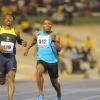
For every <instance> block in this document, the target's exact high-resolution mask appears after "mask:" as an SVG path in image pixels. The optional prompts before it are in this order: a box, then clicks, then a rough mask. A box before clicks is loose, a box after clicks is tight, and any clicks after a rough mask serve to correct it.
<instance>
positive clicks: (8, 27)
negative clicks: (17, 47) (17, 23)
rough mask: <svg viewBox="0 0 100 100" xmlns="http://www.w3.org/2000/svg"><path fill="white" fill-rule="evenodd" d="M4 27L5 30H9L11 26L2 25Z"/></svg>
mask: <svg viewBox="0 0 100 100" xmlns="http://www.w3.org/2000/svg"><path fill="white" fill-rule="evenodd" d="M4 27H5V28H6V29H11V27H12V25H9V26H8V25H4Z"/></svg>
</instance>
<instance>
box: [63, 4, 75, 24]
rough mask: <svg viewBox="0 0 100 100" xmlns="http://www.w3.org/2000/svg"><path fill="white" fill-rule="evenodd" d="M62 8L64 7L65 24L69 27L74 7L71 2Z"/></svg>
mask: <svg viewBox="0 0 100 100" xmlns="http://www.w3.org/2000/svg"><path fill="white" fill-rule="evenodd" d="M64 7H65V18H64V19H65V22H66V23H67V24H68V25H71V24H72V20H73V12H74V10H75V8H74V5H73V3H72V2H69V3H65V5H64Z"/></svg>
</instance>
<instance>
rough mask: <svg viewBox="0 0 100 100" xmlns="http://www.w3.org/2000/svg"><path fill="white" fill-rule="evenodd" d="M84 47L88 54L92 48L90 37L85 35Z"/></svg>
mask: <svg viewBox="0 0 100 100" xmlns="http://www.w3.org/2000/svg"><path fill="white" fill-rule="evenodd" d="M85 48H86V49H87V53H88V54H90V52H91V50H92V49H93V43H92V40H91V38H90V37H87V39H86V41H85Z"/></svg>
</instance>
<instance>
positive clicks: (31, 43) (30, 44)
mask: <svg viewBox="0 0 100 100" xmlns="http://www.w3.org/2000/svg"><path fill="white" fill-rule="evenodd" d="M36 37H37V33H36V32H35V33H33V35H32V39H31V42H30V43H29V45H28V47H27V48H26V51H25V53H24V56H27V54H28V52H29V49H30V48H31V47H32V46H33V45H34V44H36Z"/></svg>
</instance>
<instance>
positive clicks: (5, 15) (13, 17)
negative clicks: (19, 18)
mask: <svg viewBox="0 0 100 100" xmlns="http://www.w3.org/2000/svg"><path fill="white" fill-rule="evenodd" d="M6 16H11V17H12V18H13V20H15V16H14V15H13V14H7V15H5V17H6Z"/></svg>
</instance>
